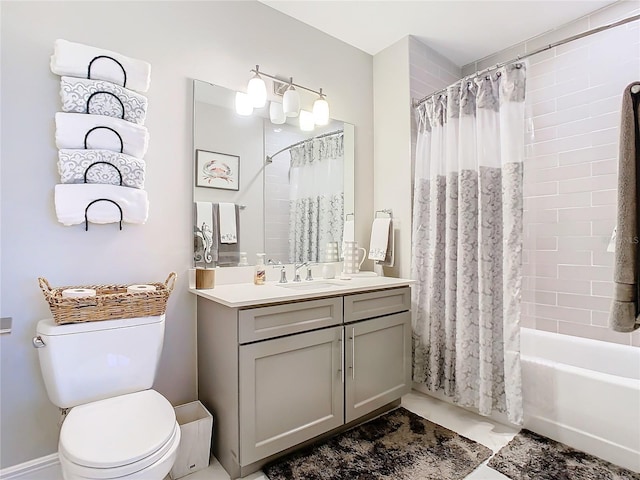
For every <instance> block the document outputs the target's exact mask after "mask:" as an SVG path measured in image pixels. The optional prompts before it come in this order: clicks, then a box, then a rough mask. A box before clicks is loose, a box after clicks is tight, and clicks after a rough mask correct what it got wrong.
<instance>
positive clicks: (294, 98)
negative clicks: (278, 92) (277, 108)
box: [282, 78, 300, 117]
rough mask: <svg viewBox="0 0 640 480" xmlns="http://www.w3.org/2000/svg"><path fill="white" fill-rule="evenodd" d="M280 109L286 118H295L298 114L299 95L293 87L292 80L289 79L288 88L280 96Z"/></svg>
mask: <svg viewBox="0 0 640 480" xmlns="http://www.w3.org/2000/svg"><path fill="white" fill-rule="evenodd" d="M282 108H283V110H284V114H285V115H286V116H287V117H297V116H298V114H299V113H300V94H299V93H298V91H297V90H296V87H294V86H293V78H291V79H289V87H288V88H287V91H286V92H284V95H283V96H282Z"/></svg>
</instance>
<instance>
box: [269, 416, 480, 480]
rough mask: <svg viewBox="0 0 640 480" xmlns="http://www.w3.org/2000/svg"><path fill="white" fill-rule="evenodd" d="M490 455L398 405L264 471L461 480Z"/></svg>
mask: <svg viewBox="0 0 640 480" xmlns="http://www.w3.org/2000/svg"><path fill="white" fill-rule="evenodd" d="M491 453H492V452H491V450H489V449H488V448H487V447H485V446H483V445H480V444H479V443H476V442H474V441H472V440H469V439H468V438H465V437H462V436H460V435H458V434H457V433H455V432H453V431H451V430H448V429H446V428H444V427H441V426H440V425H436V424H435V423H432V422H430V421H429V420H426V419H424V418H422V417H420V416H418V415H415V414H414V413H412V412H410V411H408V410H406V409H404V408H402V407H400V408H398V409H397V410H394V411H392V412H390V413H387V414H385V415H382V416H381V417H378V418H375V419H373V420H371V421H369V422H367V423H364V424H362V425H359V426H357V427H355V428H353V429H351V430H348V431H346V432H344V433H341V434H339V435H336V436H335V437H332V438H330V439H328V440H326V441H325V442H322V443H319V444H316V445H312V446H310V447H307V448H305V449H303V450H301V451H299V452H295V453H293V454H290V455H287V456H285V457H283V458H281V459H279V460H276V461H275V462H273V463H271V464H268V465H266V466H265V467H264V468H263V469H262V470H263V472H264V473H265V475H266V476H267V477H268V478H269V479H270V480H320V479H322V480H381V479H387V480H403V479H404V480H458V479H463V478H464V477H466V476H467V475H468V474H469V473H471V472H472V471H473V470H474V469H475V468H476V467H477V466H478V465H480V464H481V463H482V462H483V461H484V460H486V459H487V458H489V456H490V455H491Z"/></svg>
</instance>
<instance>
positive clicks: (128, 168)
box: [58, 148, 145, 188]
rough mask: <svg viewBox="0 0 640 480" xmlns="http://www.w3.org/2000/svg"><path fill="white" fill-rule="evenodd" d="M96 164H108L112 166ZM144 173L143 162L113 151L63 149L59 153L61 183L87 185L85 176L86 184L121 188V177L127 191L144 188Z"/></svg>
mask: <svg viewBox="0 0 640 480" xmlns="http://www.w3.org/2000/svg"><path fill="white" fill-rule="evenodd" d="M96 162H107V163H108V164H109V165H105V164H104V163H96ZM110 165H113V167H112V166H110ZM90 166H91V167H90ZM89 167H90V168H89ZM114 167H115V168H114ZM116 169H117V170H116ZM144 171H145V163H144V160H140V159H139V158H135V157H132V156H130V155H125V154H123V153H116V152H112V151H110V150H71V149H66V148H63V149H62V150H60V151H59V152H58V173H60V181H61V183H85V175H86V183H108V184H111V185H120V178H121V177H122V185H124V186H125V187H132V188H144ZM118 172H120V174H118Z"/></svg>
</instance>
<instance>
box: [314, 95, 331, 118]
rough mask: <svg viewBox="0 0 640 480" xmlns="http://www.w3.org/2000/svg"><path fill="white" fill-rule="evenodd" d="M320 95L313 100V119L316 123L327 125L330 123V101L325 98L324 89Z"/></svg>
mask: <svg viewBox="0 0 640 480" xmlns="http://www.w3.org/2000/svg"><path fill="white" fill-rule="evenodd" d="M320 92H321V93H320V97H319V98H318V99H317V100H316V101H315V102H313V121H314V122H315V123H316V125H327V124H328V123H329V102H327V101H326V100H325V99H324V95H322V89H320Z"/></svg>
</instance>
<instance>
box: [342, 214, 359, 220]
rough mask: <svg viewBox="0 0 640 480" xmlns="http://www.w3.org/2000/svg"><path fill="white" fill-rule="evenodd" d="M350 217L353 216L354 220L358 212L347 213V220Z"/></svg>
mask: <svg viewBox="0 0 640 480" xmlns="http://www.w3.org/2000/svg"><path fill="white" fill-rule="evenodd" d="M349 217H352V220H354V219H355V218H356V214H355V213H347V214H345V216H344V219H345V221H346V220H349Z"/></svg>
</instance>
